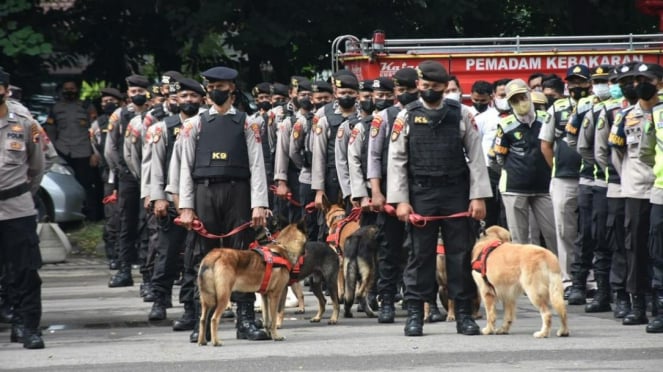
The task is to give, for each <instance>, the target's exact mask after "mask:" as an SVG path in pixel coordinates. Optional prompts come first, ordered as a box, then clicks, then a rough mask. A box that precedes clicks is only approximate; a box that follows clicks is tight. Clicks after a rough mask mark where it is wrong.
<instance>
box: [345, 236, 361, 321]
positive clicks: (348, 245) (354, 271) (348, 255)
mask: <svg viewBox="0 0 663 372" xmlns="http://www.w3.org/2000/svg"><path fill="white" fill-rule="evenodd" d="M360 240H361V237H360V236H357V235H350V236H349V237H348V239H347V240H346V241H345V249H344V253H345V257H344V259H343V273H344V276H345V308H346V313H347V311H348V309H349V308H351V307H352V304H353V303H354V300H355V290H356V288H357V279H358V274H359V266H358V263H357V253H358V251H359V243H360Z"/></svg>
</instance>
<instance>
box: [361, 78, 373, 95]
mask: <svg viewBox="0 0 663 372" xmlns="http://www.w3.org/2000/svg"><path fill="white" fill-rule="evenodd" d="M359 90H360V91H362V92H372V91H373V80H362V81H360V82H359Z"/></svg>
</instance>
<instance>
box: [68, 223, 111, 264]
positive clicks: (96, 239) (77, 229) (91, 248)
mask: <svg viewBox="0 0 663 372" xmlns="http://www.w3.org/2000/svg"><path fill="white" fill-rule="evenodd" d="M61 227H62V229H63V230H64V231H65V232H66V234H67V237H69V241H70V242H71V247H72V249H71V253H72V254H73V255H80V256H94V257H100V255H99V253H98V252H97V245H99V243H101V242H102V240H103V239H102V236H103V229H104V221H98V222H88V221H84V222H81V223H78V224H75V225H70V226H61Z"/></svg>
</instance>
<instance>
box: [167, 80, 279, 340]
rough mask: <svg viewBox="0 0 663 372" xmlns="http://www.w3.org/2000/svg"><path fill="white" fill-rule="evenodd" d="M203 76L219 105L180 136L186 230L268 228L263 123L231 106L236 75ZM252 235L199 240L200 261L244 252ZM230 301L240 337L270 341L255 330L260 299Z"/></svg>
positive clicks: (242, 297) (239, 296)
mask: <svg viewBox="0 0 663 372" xmlns="http://www.w3.org/2000/svg"><path fill="white" fill-rule="evenodd" d="M202 76H203V77H204V78H205V79H207V80H208V81H209V83H208V85H207V89H208V94H209V96H210V98H211V100H212V102H213V103H214V104H213V105H212V107H210V109H209V110H208V111H205V112H203V113H202V114H200V115H199V116H195V117H193V118H190V119H189V120H187V121H186V122H185V123H184V127H183V129H182V131H181V132H180V141H181V146H182V159H181V168H180V190H179V191H180V198H179V203H180V205H179V207H180V218H181V220H182V225H183V226H184V227H185V228H189V229H190V228H191V223H192V222H193V220H194V219H196V218H199V219H200V221H201V222H202V223H203V224H205V226H206V228H207V229H208V230H209V231H211V232H213V233H217V234H218V233H223V232H228V231H230V230H232V229H233V228H235V227H238V226H239V225H241V224H243V223H244V222H246V221H249V220H251V221H252V222H253V225H254V226H257V227H261V226H265V219H266V210H265V208H267V206H268V200H267V180H266V179H265V165H264V160H263V155H262V145H261V136H260V125H261V123H260V121H256V120H249V118H248V117H247V115H246V113H244V112H241V111H238V110H237V109H235V108H234V107H233V106H232V104H233V102H234V95H233V94H232V92H233V91H234V90H235V87H236V85H235V78H236V77H237V71H236V70H233V69H231V68H227V67H214V68H211V69H209V70H207V71H205V72H203V74H202ZM251 235H252V234H251V231H250V230H244V231H242V232H240V233H238V234H235V235H233V236H231V237H230V238H228V239H224V242H219V241H218V240H214V239H205V238H200V239H198V241H199V243H200V244H199V248H200V255H199V259H202V257H203V256H204V255H205V254H206V253H207V252H209V251H210V250H211V249H212V248H215V247H219V246H222V247H232V248H235V249H245V248H247V247H248V244H249V242H250V241H251V239H252V236H251ZM219 243H221V244H219ZM197 262H198V263H199V262H200V260H197ZM231 298H232V300H233V301H234V302H236V303H237V310H238V311H237V315H238V316H237V338H238V339H249V340H264V339H267V337H268V335H267V333H266V332H265V331H264V330H261V329H258V328H257V327H256V325H255V313H254V309H253V303H254V301H255V294H253V293H233V294H232V296H231ZM194 333H197V331H196V330H195V327H194ZM194 341H195V340H194Z"/></svg>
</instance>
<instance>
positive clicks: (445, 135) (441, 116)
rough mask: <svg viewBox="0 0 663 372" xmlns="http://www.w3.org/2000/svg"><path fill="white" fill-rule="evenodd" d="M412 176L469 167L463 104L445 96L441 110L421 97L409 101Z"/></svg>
mask: <svg viewBox="0 0 663 372" xmlns="http://www.w3.org/2000/svg"><path fill="white" fill-rule="evenodd" d="M406 108H407V110H408V116H407V118H408V123H407V124H408V126H409V142H408V155H409V161H408V167H409V170H410V176H411V177H422V176H424V177H426V176H430V177H440V176H457V175H460V174H462V173H466V172H468V171H469V169H468V167H467V162H466V161H465V152H464V149H463V143H462V139H461V137H460V119H461V116H460V114H461V112H460V104H459V103H457V102H455V101H451V100H444V106H443V107H442V108H441V109H439V110H430V109H427V108H424V106H423V105H422V104H421V102H420V101H415V102H412V103H410V104H408V105H407V107H406Z"/></svg>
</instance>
